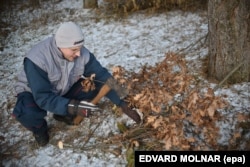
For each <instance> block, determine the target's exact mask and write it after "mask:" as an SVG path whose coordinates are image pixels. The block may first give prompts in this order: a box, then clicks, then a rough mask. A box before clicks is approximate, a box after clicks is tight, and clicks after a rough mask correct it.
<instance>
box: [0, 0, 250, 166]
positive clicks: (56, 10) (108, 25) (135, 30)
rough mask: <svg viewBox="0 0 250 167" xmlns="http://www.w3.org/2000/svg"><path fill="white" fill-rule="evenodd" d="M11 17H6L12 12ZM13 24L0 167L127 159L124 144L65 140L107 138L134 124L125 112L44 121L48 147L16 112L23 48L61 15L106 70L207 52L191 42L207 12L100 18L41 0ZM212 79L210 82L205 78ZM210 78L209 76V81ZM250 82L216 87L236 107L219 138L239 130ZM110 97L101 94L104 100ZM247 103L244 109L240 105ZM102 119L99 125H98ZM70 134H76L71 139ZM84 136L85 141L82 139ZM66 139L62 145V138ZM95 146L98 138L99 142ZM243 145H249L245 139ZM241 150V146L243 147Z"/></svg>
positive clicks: (4, 75) (4, 71) (195, 58)
mask: <svg viewBox="0 0 250 167" xmlns="http://www.w3.org/2000/svg"><path fill="white" fill-rule="evenodd" d="M7 19H8V18H7ZM12 19H13V21H12V23H13V24H16V29H15V30H13V31H12V32H11V33H10V34H9V36H8V37H7V38H6V39H5V42H6V46H5V47H4V50H2V51H0V56H1V58H0V76H1V79H0V88H1V92H0V106H1V117H0V125H1V127H0V155H1V154H2V155H1V156H2V157H3V158H0V162H1V160H2V162H1V165H3V166H38V167H41V166H55V167H56V166H74V167H75V166H125V165H126V157H125V155H124V154H125V153H124V151H125V150H124V149H122V153H121V155H119V156H116V155H114V154H112V153H110V152H105V151H100V149H98V148H97V149H90V150H79V149H77V148H73V147H71V145H67V140H68V139H69V136H70V135H74V134H77V133H78V136H79V133H80V134H82V135H81V137H80V138H74V140H73V141H70V142H68V143H80V144H81V143H82V145H86V146H89V147H92V146H94V145H95V142H96V141H95V139H93V138H90V139H89V140H87V139H86V138H87V137H86V136H87V135H88V132H89V129H92V130H94V129H95V128H96V130H95V136H99V137H100V136H102V137H104V138H105V137H107V138H108V136H109V135H110V134H116V133H118V129H117V127H116V122H117V120H118V119H119V120H125V121H127V122H128V124H130V125H131V124H133V122H132V121H131V120H129V119H128V118H127V117H126V116H122V117H121V118H116V117H115V116H114V114H112V113H111V112H110V111H107V110H105V111H104V112H103V114H102V115H99V116H97V117H96V119H95V120H93V118H92V119H86V120H85V121H84V122H83V123H81V125H80V126H79V127H68V126H65V125H63V124H60V123H58V122H56V121H55V120H53V118H52V117H51V114H48V116H47V118H46V119H47V120H48V124H49V127H50V128H51V129H52V131H53V134H50V138H51V140H50V143H49V144H48V145H47V146H46V147H43V148H36V147H35V146H34V143H35V142H34V138H33V136H32V134H31V133H30V132H28V131H27V130H25V129H24V128H23V127H22V126H20V124H19V123H17V122H16V121H15V120H13V118H12V117H11V113H12V110H13V107H14V104H15V100H16V99H15V93H14V91H13V84H14V81H15V78H16V74H17V73H18V71H19V69H20V68H21V67H22V60H23V58H24V56H25V53H26V52H27V51H28V50H29V49H30V48H31V46H32V45H34V44H36V43H37V42H38V41H40V40H43V39H45V38H46V37H48V36H51V35H52V34H53V33H54V32H55V30H56V29H57V27H58V26H59V24H60V23H61V22H63V21H75V22H77V23H78V24H79V25H80V26H81V27H82V29H83V32H84V35H85V46H86V47H87V48H88V49H89V50H90V51H91V52H93V53H94V55H95V56H96V57H97V58H98V59H99V61H100V62H101V64H102V65H103V66H105V67H107V68H108V69H109V70H111V69H112V67H113V66H117V65H121V66H123V67H125V69H127V70H133V71H137V70H139V69H140V67H141V66H142V65H143V64H145V63H148V64H151V65H153V64H155V63H156V62H159V61H161V60H162V59H163V58H164V56H165V53H166V52H169V51H174V52H179V51H181V50H182V49H184V48H188V49H189V50H188V52H185V58H186V59H187V60H188V62H189V63H190V64H189V65H190V67H193V68H194V69H193V73H194V74H195V73H198V72H196V71H195V69H198V68H199V67H201V59H203V58H205V57H206V56H207V47H206V45H203V46H199V47H198V48H192V47H190V48H189V46H192V45H193V44H195V43H196V41H198V40H199V39H201V38H202V37H204V36H205V35H206V34H207V32H208V30H207V18H206V13H205V12H204V11H203V12H197V13H189V12H182V11H172V12H168V13H164V14H157V13H155V14H150V15H148V14H147V15H146V14H143V13H137V14H133V15H131V16H128V17H127V18H125V19H119V20H118V19H112V18H102V15H96V14H95V12H94V11H92V10H84V9H82V1H80V0H78V1H75V0H67V1H66V0H63V1H61V2H59V3H54V4H53V3H44V4H43V6H42V7H41V9H39V10H38V9H37V10H28V9H24V10H21V11H19V12H17V16H16V17H13V18H12ZM204 82H207V81H204ZM208 84H209V83H208ZM249 91H250V84H249V83H242V84H237V85H233V86H231V87H229V88H223V89H218V90H217V92H216V94H218V95H220V94H226V95H227V97H226V99H227V100H228V101H229V102H230V104H231V105H232V106H233V107H232V108H234V109H233V110H231V112H228V113H226V114H228V115H231V116H230V119H229V121H224V122H219V123H218V124H219V125H220V127H222V130H221V133H222V138H221V139H220V141H219V142H220V143H224V144H225V143H227V142H228V139H229V138H230V135H229V134H230V133H232V131H233V130H234V127H235V125H236V120H235V119H233V111H239V112H245V111H248V112H249V109H250V103H249V101H250V99H249V97H250V96H249ZM105 100H106V99H104V101H105ZM244 109H245V111H243V110H244ZM97 125H99V126H97ZM70 139H72V137H71V138H70ZM84 140H86V141H87V142H81V141H84ZM58 141H63V142H64V143H65V148H64V149H59V148H58V147H57V142H58ZM96 147H98V145H97V146H96ZM243 147H244V146H243ZM243 149H244V148H243Z"/></svg>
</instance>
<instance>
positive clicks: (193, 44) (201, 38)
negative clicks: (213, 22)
mask: <svg viewBox="0 0 250 167" xmlns="http://www.w3.org/2000/svg"><path fill="white" fill-rule="evenodd" d="M207 35H208V34H206V35H204V36H202V37H200V38H199V39H198V40H197V41H196V42H194V43H191V44H190V45H188V46H187V47H185V48H183V49H181V50H179V51H178V52H177V53H181V52H183V51H184V50H186V49H188V48H191V47H193V46H195V45H196V44H197V43H199V42H201V40H203V39H204V38H205V41H206V39H207Z"/></svg>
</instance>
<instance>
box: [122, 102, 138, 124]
mask: <svg viewBox="0 0 250 167" xmlns="http://www.w3.org/2000/svg"><path fill="white" fill-rule="evenodd" d="M121 109H122V112H123V113H125V114H127V116H129V117H130V118H131V119H133V120H134V121H135V122H136V123H137V124H140V123H141V117H140V115H139V114H138V113H137V112H136V111H135V110H133V109H131V108H130V107H129V106H128V104H127V103H126V102H123V103H122V104H121Z"/></svg>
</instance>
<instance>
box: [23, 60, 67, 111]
mask: <svg viewBox="0 0 250 167" xmlns="http://www.w3.org/2000/svg"><path fill="white" fill-rule="evenodd" d="M24 71H25V73H26V76H27V80H28V84H29V85H28V86H29V87H30V88H31V91H32V95H33V97H34V100H35V102H36V103H37V105H38V106H39V107H40V108H42V109H44V110H46V111H50V112H53V113H55V114H58V115H67V113H68V112H67V109H68V107H67V106H68V103H69V100H70V99H67V98H64V97H61V96H59V95H56V94H55V93H53V92H52V91H51V90H52V89H51V88H52V86H51V83H50V81H49V79H48V74H47V73H46V72H45V71H43V70H42V69H41V68H39V67H38V66H37V65H35V64H34V63H33V62H32V61H31V60H29V59H28V58H25V59H24Z"/></svg>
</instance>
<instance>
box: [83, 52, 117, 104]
mask: <svg viewBox="0 0 250 167" xmlns="http://www.w3.org/2000/svg"><path fill="white" fill-rule="evenodd" d="M91 74H95V79H96V80H98V81H101V82H103V83H104V82H106V81H107V79H108V78H110V77H112V75H111V74H110V73H109V72H108V70H107V69H106V68H104V67H102V65H101V64H100V62H99V61H98V60H97V59H96V58H95V56H94V55H93V54H92V53H90V59H89V62H88V63H87V64H86V66H85V71H84V76H86V77H89V76H90V75H91ZM95 84H96V85H100V83H99V82H95ZM106 97H107V98H108V99H110V101H111V102H112V103H114V104H116V105H118V106H120V104H121V102H122V100H121V99H120V97H119V96H118V95H117V93H116V92H115V91H114V90H111V91H109V93H108V94H107V95H106Z"/></svg>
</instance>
